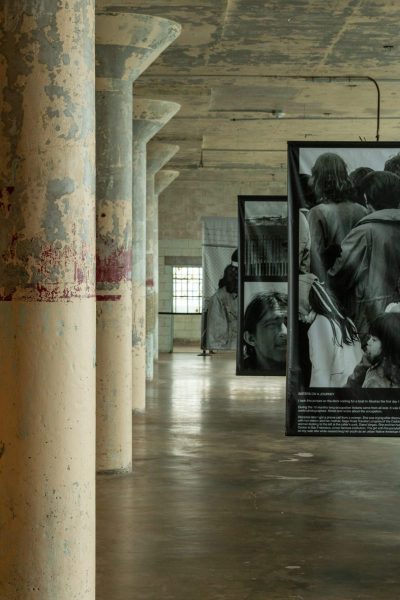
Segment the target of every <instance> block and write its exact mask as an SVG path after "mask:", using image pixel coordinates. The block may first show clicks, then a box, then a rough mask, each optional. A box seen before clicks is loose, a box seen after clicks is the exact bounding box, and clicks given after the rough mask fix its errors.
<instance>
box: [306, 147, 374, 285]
mask: <svg viewBox="0 0 400 600" xmlns="http://www.w3.org/2000/svg"><path fill="white" fill-rule="evenodd" d="M311 174H312V183H313V186H314V191H315V196H316V198H317V200H318V204H316V205H315V206H313V207H312V208H311V209H310V211H309V213H308V224H309V227H310V235H311V266H310V271H311V273H314V274H315V275H317V276H318V278H319V280H320V281H321V282H325V283H328V277H327V273H326V272H327V270H328V269H329V268H330V267H332V265H333V263H334V262H335V259H336V258H337V256H338V254H339V251H340V244H341V242H342V241H343V239H344V238H345V236H346V235H347V234H348V233H349V231H350V230H351V229H352V227H354V225H356V224H357V223H358V221H359V220H360V219H362V217H364V216H365V215H366V214H367V212H368V211H367V209H366V208H365V207H364V206H361V205H360V204H358V203H357V202H353V197H354V189H353V186H352V183H351V181H350V178H349V175H348V173H347V166H346V163H345V162H344V160H343V159H342V158H341V157H340V156H339V155H338V154H335V153H333V152H326V153H324V154H321V155H320V156H319V157H318V158H317V160H316V161H315V164H314V166H313V168H312V170H311Z"/></svg>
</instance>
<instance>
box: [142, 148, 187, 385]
mask: <svg viewBox="0 0 400 600" xmlns="http://www.w3.org/2000/svg"><path fill="white" fill-rule="evenodd" d="M178 150H179V146H176V145H174V144H162V143H160V142H155V141H153V142H150V143H149V144H148V147H147V185H146V187H147V209H146V379H147V380H148V381H151V380H152V379H153V375H154V365H153V362H154V358H155V330H156V319H157V315H156V305H158V298H157V297H156V289H155V285H154V280H155V274H156V272H157V273H158V255H156V253H155V252H156V248H158V231H156V223H157V213H158V205H157V203H156V197H155V193H154V177H155V174H156V173H157V172H158V171H159V170H160V169H162V168H163V166H164V165H165V164H166V163H167V162H168V161H169V160H171V158H172V157H173V156H174V154H176V153H177V152H178ZM156 235H157V242H156V239H155V237H156Z"/></svg>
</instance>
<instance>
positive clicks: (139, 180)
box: [132, 98, 180, 412]
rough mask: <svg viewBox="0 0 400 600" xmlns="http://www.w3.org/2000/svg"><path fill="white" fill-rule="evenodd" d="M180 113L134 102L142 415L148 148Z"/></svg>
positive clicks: (139, 406)
mask: <svg viewBox="0 0 400 600" xmlns="http://www.w3.org/2000/svg"><path fill="white" fill-rule="evenodd" d="M179 109H180V105H179V104H177V103H175V102H166V101H162V100H150V99H145V98H134V102H133V245H132V250H133V251H132V254H133V263H132V368H133V390H132V391H133V394H132V398H133V409H134V410H135V411H139V412H143V411H144V410H145V404H146V402H145V394H146V181H147V178H146V148H147V144H148V142H149V141H150V139H151V138H152V137H153V136H154V135H156V133H157V132H158V131H159V130H160V129H161V128H162V127H164V125H166V123H168V121H170V119H171V118H172V117H173V116H174V115H175V114H176V113H177V112H178V110H179Z"/></svg>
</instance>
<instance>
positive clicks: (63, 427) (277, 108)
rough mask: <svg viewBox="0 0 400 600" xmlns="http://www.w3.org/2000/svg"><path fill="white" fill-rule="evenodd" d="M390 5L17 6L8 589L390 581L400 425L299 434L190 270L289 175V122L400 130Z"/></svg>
mask: <svg viewBox="0 0 400 600" xmlns="http://www.w3.org/2000/svg"><path fill="white" fill-rule="evenodd" d="M399 24H400V4H397V3H396V2H394V1H393V0H336V1H333V2H325V1H323V0H287V1H286V2H278V1H277V0H199V1H196V0H168V1H167V0H140V2H139V0H125V1H121V0H120V1H117V0H114V1H110V0H96V3H95V2H94V0H18V1H16V0H3V1H2V2H1V6H0V111H1V119H0V148H1V152H0V179H1V188H0V224H1V234H0V248H1V251H0V300H1V302H0V357H1V360H0V383H1V385H0V489H1V490H2V494H1V500H0V524H1V535H0V599H1V600H133V599H135V600H396V599H397V598H400V592H399V583H400V577H399V550H400V523H399V517H398V496H399V491H400V490H399V484H398V482H397V477H395V475H396V473H397V467H396V465H398V461H399V442H398V439H397V438H396V437H386V438H385V437H361V438H352V437H348V438H346V437H307V436H303V437H286V436H285V378H284V377H252V376H236V375H235V354H234V353H233V352H222V351H221V352H216V353H215V354H204V353H203V354H201V352H200V344H201V342H200V334H201V315H200V313H194V314H191V313H190V312H188V313H187V314H174V302H173V272H174V269H175V268H177V267H190V268H191V267H201V264H202V224H203V219H204V218H205V217H232V218H236V217H237V203H238V196H240V195H245V196H265V195H286V194H287V171H288V170H287V142H288V141H313V142H314V141H315V142H320V141H327V142H329V141H332V142H334V141H342V142H346V141H351V142H355V141H357V142H359V141H361V142H371V141H372V142H373V141H387V142H397V141H399V145H400V126H399V114H398V113H399V104H400V73H399V60H400V39H399V31H400V29H399Z"/></svg>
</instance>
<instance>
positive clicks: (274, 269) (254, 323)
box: [236, 196, 288, 375]
mask: <svg viewBox="0 0 400 600" xmlns="http://www.w3.org/2000/svg"><path fill="white" fill-rule="evenodd" d="M238 202H239V328H238V333H239V336H238V347H237V361H236V362H237V365H236V373H237V375H285V373H286V347H287V327H286V326H287V277H288V245H287V198H286V196H239V200H238Z"/></svg>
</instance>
